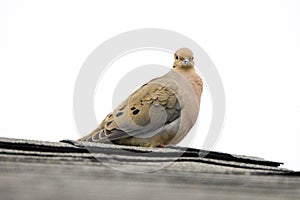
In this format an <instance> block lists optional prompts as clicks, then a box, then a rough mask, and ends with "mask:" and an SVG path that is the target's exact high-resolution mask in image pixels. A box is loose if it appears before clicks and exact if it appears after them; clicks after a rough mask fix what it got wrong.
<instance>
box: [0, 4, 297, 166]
mask: <svg viewBox="0 0 300 200" xmlns="http://www.w3.org/2000/svg"><path fill="white" fill-rule="evenodd" d="M299 11H300V4H299V1H296V0H294V1H287V0H284V1H283V0H282V1H276V0H273V1H262V0H260V1H253V0H252V1H240V0H236V1H224V0H220V1H214V0H210V1H200V0H197V1H189V0H186V1H176V0H173V1H155V0H152V1H130V0H129V1H105V2H104V1H75V0H72V1H71V0H70V1H66V0H59V1H54V0H53V1H30V0H27V1H16V0H15V1H14V0H10V1H8V0H2V1H1V2H0V30H1V31H0V56H1V57H0V91H1V96H0V98H1V99H0V120H1V125H0V136H1V137H13V138H27V139H37V140H49V141H59V140H61V139H65V138H69V139H76V138H77V137H78V134H77V132H76V128H75V124H74V120H73V110H72V109H73V108H72V107H73V90H74V84H75V81H76V77H77V74H78V72H79V70H80V68H81V66H82V64H83V62H84V61H85V59H86V58H87V56H88V55H89V54H90V53H91V52H92V51H93V50H94V49H95V48H96V47H97V46H98V45H100V44H101V43H102V42H104V41H106V40H107V39H109V38H111V37H112V36H115V35H117V34H119V33H122V32H125V31H129V30H133V29H138V28H149V27H151V28H164V29H169V30H173V31H176V32H179V33H182V34H184V35H186V36H187V37H189V38H191V39H192V40H194V41H196V42H197V43H198V44H199V45H200V46H201V47H202V48H203V49H204V50H205V51H206V52H207V53H208V55H209V56H210V57H211V59H212V60H213V62H214V63H215V65H216V67H217V69H218V71H219V73H220V76H221V78H222V80H223V84H224V87H225V93H226V104H227V107H226V111H227V112H226V121H225V124H224V129H223V132H222V136H221V138H220V140H219V141H218V143H217V145H216V146H215V149H214V150H217V151H222V152H228V153H236V154H245V155H252V156H259V157H263V158H266V159H271V160H275V161H283V162H285V167H288V168H291V169H295V170H300V157H299V155H298V152H300V145H299V139H300V136H299V133H300V126H299V120H300V94H299V86H300V79H299V74H300V70H299V68H300V59H299V55H300V38H299V35H300V23H299V22H300V16H299ZM144 56H145V54H144ZM166 56H168V55H166ZM138 57H139V58H140V59H143V57H142V56H138ZM158 57H159V56H158ZM166 59H167V60H168V59H172V57H171V58H166ZM167 60H166V61H167ZM145 64H148V63H145ZM157 64H159V63H157ZM161 64H165V61H164V62H163V63H161ZM123 65H124V64H123ZM171 65H172V63H170V64H169V67H171ZM107 76H109V74H108V75H107ZM97 95H99V94H97ZM97 95H96V99H97V98H99V97H97ZM204 95H205V96H206V97H205V99H206V100H205V102H206V103H205V102H204V103H203V105H201V106H204V105H206V106H205V108H203V109H204V110H203V112H202V110H201V117H202V118H205V116H207V118H206V121H205V123H202V124H206V125H207V124H209V120H207V119H210V117H211V116H210V115H211V110H210V100H209V95H208V94H204ZM108 96H109V95H108ZM109 98H110V99H109V101H106V102H108V103H109V105H104V106H103V107H101V106H102V105H101V104H106V103H96V105H95V109H96V113H97V116H99V118H98V120H101V119H102V117H101V115H103V116H104V115H105V114H106V112H107V111H108V110H109V108H110V107H111V97H109ZM101 108H102V109H103V111H105V113H104V112H102V110H101V111H100V109H101ZM98 114H99V115H98ZM203 129H205V128H203ZM203 132H205V131H203ZM199 138H200V139H199ZM199 138H198V140H199V142H198V143H197V141H198V140H196V141H195V143H194V144H193V146H195V147H197V145H198V147H201V136H199Z"/></svg>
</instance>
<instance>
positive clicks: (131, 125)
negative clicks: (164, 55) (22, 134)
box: [78, 48, 203, 147]
mask: <svg viewBox="0 0 300 200" xmlns="http://www.w3.org/2000/svg"><path fill="white" fill-rule="evenodd" d="M193 59H194V57H193V52H192V51H191V50H190V49H188V48H182V49H179V50H177V51H176V52H175V54H174V64H173V69H171V70H170V71H169V72H168V73H167V74H165V75H164V76H161V77H159V78H156V79H153V80H151V81H149V82H148V83H146V84H144V85H143V86H141V87H140V88H138V89H137V90H136V91H135V92H133V93H132V94H131V95H130V96H129V97H128V98H127V99H126V100H125V101H124V102H123V103H121V104H120V105H119V106H118V107H117V108H116V109H115V110H114V111H113V112H111V113H109V114H108V115H107V116H106V118H105V119H104V120H103V121H102V123H101V124H100V125H99V126H98V127H97V128H96V129H95V130H94V131H92V132H91V133H90V134H88V135H86V136H84V137H82V138H80V139H79V140H78V141H89V142H102V143H107V142H112V143H114V144H120V145H133V146H144V147H157V146H165V145H176V144H178V143H179V142H180V141H181V140H182V139H183V138H184V137H185V136H186V134H187V133H188V132H189V130H190V129H191V128H192V127H193V125H194V124H195V122H196V120H197V117H198V113H199V109H200V98H201V94H202V90H203V83H202V80H201V78H200V77H199V76H198V75H197V73H196V72H195V69H194V61H193Z"/></svg>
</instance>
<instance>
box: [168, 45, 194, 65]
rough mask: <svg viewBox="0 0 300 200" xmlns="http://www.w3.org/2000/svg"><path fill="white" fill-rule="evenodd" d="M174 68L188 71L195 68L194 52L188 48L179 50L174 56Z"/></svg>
mask: <svg viewBox="0 0 300 200" xmlns="http://www.w3.org/2000/svg"><path fill="white" fill-rule="evenodd" d="M174 59H175V60H174V64H173V68H175V69H176V68H177V69H184V70H188V69H191V68H194V57H193V52H192V51H191V50H190V49H188V48H181V49H178V50H177V51H176V52H175V54H174Z"/></svg>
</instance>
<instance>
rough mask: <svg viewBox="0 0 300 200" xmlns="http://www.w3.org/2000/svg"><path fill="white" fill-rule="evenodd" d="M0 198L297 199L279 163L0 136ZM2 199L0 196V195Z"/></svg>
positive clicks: (292, 177)
mask: <svg viewBox="0 0 300 200" xmlns="http://www.w3.org/2000/svg"><path fill="white" fill-rule="evenodd" d="M0 160H1V165H0V194H1V197H2V198H3V199H95V198H97V199H121V198H122V199H124V198H125V199H127V198H128V199H129V198H130V199H141V198H143V199H154V198H155V199H157V198H173V199H183V198H184V199H199V198H204V199H220V198H222V199H232V198H236V197H239V198H255V199H298V198H299V196H300V178H299V172H295V171H292V170H288V169H284V168H281V167H280V165H281V164H282V163H280V162H273V161H267V160H264V159H261V158H256V157H248V156H240V155H232V154H227V153H221V152H207V151H203V150H200V149H191V148H188V149H186V148H182V147H166V148H154V149H151V148H142V147H129V146H120V145H110V144H100V143H87V142H80V143H79V142H74V141H64V142H46V141H32V140H20V139H8V138H0ZM2 198H1V199H2Z"/></svg>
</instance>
